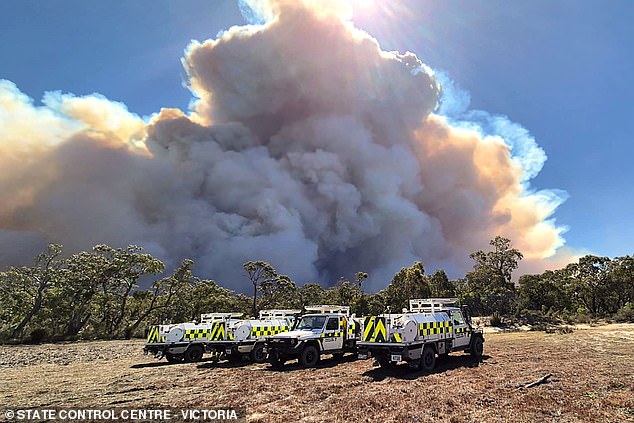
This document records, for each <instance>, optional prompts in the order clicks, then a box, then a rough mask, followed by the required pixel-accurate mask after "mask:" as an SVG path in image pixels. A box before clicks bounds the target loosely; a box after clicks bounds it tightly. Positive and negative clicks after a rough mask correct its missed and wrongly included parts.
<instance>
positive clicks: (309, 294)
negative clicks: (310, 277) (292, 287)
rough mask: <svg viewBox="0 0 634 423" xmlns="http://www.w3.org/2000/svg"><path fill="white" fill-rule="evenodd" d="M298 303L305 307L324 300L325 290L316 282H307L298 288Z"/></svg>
mask: <svg viewBox="0 0 634 423" xmlns="http://www.w3.org/2000/svg"><path fill="white" fill-rule="evenodd" d="M298 294H299V305H300V307H306V306H311V305H317V304H324V303H325V302H326V290H325V289H324V287H323V286H321V285H319V284H318V283H307V284H304V285H302V286H301V287H300V288H299V292H298Z"/></svg>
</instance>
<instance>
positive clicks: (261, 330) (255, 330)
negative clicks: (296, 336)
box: [251, 326, 288, 338]
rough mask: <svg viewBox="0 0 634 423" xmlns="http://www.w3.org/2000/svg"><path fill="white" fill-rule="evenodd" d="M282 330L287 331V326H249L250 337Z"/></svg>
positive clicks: (259, 336)
mask: <svg viewBox="0 0 634 423" xmlns="http://www.w3.org/2000/svg"><path fill="white" fill-rule="evenodd" d="M282 332H288V326H253V327H252V328H251V337H252V338H261V337H263V336H273V335H277V334H278V333H282Z"/></svg>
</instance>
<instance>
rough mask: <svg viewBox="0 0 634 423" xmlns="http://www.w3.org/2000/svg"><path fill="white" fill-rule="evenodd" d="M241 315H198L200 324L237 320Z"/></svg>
mask: <svg viewBox="0 0 634 423" xmlns="http://www.w3.org/2000/svg"><path fill="white" fill-rule="evenodd" d="M243 314H244V313H203V314H201V315H200V322H201V323H207V322H215V321H218V320H224V319H231V318H233V319H237V318H240V317H242V315H243Z"/></svg>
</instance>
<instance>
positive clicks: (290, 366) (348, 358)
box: [264, 354, 357, 372]
mask: <svg viewBox="0 0 634 423" xmlns="http://www.w3.org/2000/svg"><path fill="white" fill-rule="evenodd" d="M356 360H357V357H356V355H354V354H346V355H344V356H343V357H341V358H335V357H333V356H331V355H327V356H325V357H322V358H321V359H320V360H319V363H317V365H316V366H315V367H311V369H328V368H331V367H335V366H338V365H340V364H343V363H350V362H353V361H356ZM264 370H266V371H269V372H279V371H283V372H294V371H298V370H306V368H305V367H302V366H300V364H299V361H298V360H296V359H294V360H290V361H289V362H287V363H286V364H284V366H282V367H273V366H268V367H266V368H265V369H264Z"/></svg>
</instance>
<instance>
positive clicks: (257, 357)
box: [249, 344, 266, 363]
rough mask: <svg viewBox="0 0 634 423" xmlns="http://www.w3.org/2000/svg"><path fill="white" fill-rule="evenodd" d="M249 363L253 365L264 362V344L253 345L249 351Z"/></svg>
mask: <svg viewBox="0 0 634 423" xmlns="http://www.w3.org/2000/svg"><path fill="white" fill-rule="evenodd" d="M249 357H251V361H253V362H254V363H264V362H265V361H266V353H265V352H264V344H255V345H254V346H253V349H252V350H251V354H249Z"/></svg>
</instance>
